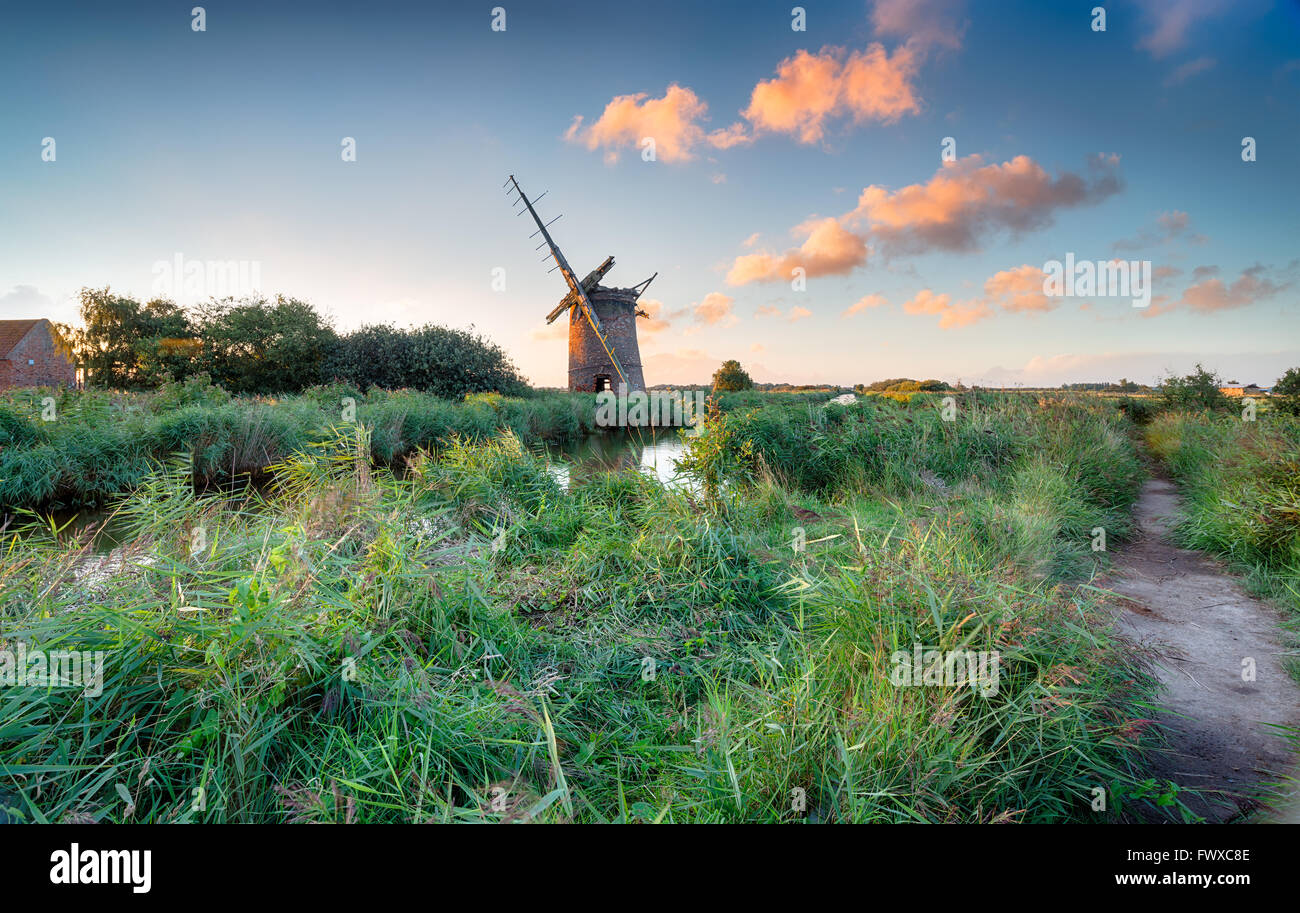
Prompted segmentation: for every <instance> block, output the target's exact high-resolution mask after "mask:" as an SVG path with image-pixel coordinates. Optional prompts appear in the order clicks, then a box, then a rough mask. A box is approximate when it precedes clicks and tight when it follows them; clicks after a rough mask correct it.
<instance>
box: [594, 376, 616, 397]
mask: <svg viewBox="0 0 1300 913" xmlns="http://www.w3.org/2000/svg"><path fill="white" fill-rule="evenodd" d="M593 386H595V388H596V392H597V393H603V392H605V391H606V390H612V389H613V385H612V384H610V382H609V375H608V374H597V375H596V380H595V383H594V384H593Z"/></svg>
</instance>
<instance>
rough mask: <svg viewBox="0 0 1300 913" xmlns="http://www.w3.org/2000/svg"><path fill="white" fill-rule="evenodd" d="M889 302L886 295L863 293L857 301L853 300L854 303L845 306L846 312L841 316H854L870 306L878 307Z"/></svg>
mask: <svg viewBox="0 0 1300 913" xmlns="http://www.w3.org/2000/svg"><path fill="white" fill-rule="evenodd" d="M888 303H889V302H888V301H887V300H885V296H884V295H875V294H872V295H863V296H862V297H861V298H859V299H858V300H857V301H855V302H853V304H851V305H849V306H848V307H847V308H845V309H844V313H842V314H840V317H852V316H853V315H854V314H858V313H861V312H862V311H865V310H867V309H868V308H878V307H882V306H883V305H886V304H888Z"/></svg>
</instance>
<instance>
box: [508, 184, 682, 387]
mask: <svg viewBox="0 0 1300 913" xmlns="http://www.w3.org/2000/svg"><path fill="white" fill-rule="evenodd" d="M506 184H507V185H509V187H510V189H509V191H508V193H518V194H519V199H517V200H515V201H514V202H515V203H518V202H520V201H522V202H523V204H524V209H526V210H527V211H528V213H529V215H531V216H532V217H533V221H534V222H536V223H537V231H535V232H533V234H532V237H536V236H537V235H539V234H540V235H541V236H542V243H541V244H539V245H537V247H538V249H541V248H542V247H543V246H546V247H549V248H550V253H549V254H548V255H547V256H548V257H549V258H551V259H554V260H555V266H553V267H552V268H551V271H552V272H554V271H555V270H557V269H558V270H559V271H560V273H561V275H563V276H564V281H565V282H566V283H568V286H569V293H568V294H567V295H565V296H564V297H563V298H561V299H560V303H559V304H558V305H556V306H555V309H554V310H552V311H551V313H550V314H548V315H547V316H546V322H547V323H548V324H549V323H554V322H555V320H556V318H558V317H559V316H560V315H561V314H563V313H565V312H566V311H567V312H568V314H569V389H570V390H571V391H574V392H588V393H590V392H593V391H594V392H599V391H601V390H615V391H617V390H619V389H620V387H621V388H623V389H625V390H626V391H627V392H629V393H631V392H632V391H634V390H641V391H644V390H645V375H644V374H642V372H641V349H640V347H639V346H638V345H637V341H636V318H637V317H647V316H649V315H648V314H646V312H645V311H643V310H641V309H640V308H638V307H637V306H636V303H637V300H638V299H639V298H640V297H641V295H642V294H643V293H644V292H645V290H646V288H647V287H648V286H649V285H650V283H651V282H653V281H654V278H655V276H658V275H659V274H658V273H655V275H654V276H651V277H650V278H649V279H647V280H646V281H645V282H642V283H640V284H638V285H635V286H633V287H632V288H607V287H606V286H603V285H601V284H600V280H601V279H603V278H605V274H606V273H608V272H609V271H610V270H611V269H612V268H613V267H614V258H613V257H606V258H605V262H604V263H602V264H600V266H598V267H596V268H595V269H594V270H592V271H591V272H590V273H588V274H587V277H586V278H585V279H583V280H582V281H578V278H577V276H576V275H574V272H573V270H572V269H571V268H570V267H569V261H568V260H566V259H564V254H562V253H560V249H559V248H558V247H557V246H556V245H555V242H554V241H553V240H551V233H550V232H549V231H547V228H549V227H550V226H551V225H553V224H554V223H555V222H556V221H558V220H559V218H560V217H559V216H556V217H555V218H554V219H552V220H551V221H550V222H547V223H546V224H542V220H541V217H540V216H538V215H537V210H536V209H534V208H533V204H532V202H530V201H529V199H528V197H526V196H525V195H524V191H523V189H522V188H521V187H520V186H519V182H518V181H516V180H515V176H514V175H513V174H512V175H510V180H508V181H507V182H506ZM542 196H546V194H544V193H543V194H542ZM538 199H539V200H540V199H541V197H538ZM524 209H520V210H519V212H518V214H519V215H522V214H523V212H524Z"/></svg>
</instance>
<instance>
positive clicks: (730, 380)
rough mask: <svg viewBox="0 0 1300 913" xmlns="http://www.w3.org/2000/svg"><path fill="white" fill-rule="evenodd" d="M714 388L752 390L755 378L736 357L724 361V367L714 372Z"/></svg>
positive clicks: (718, 389) (725, 390)
mask: <svg viewBox="0 0 1300 913" xmlns="http://www.w3.org/2000/svg"><path fill="white" fill-rule="evenodd" d="M713 389H714V390H715V391H717V392H728V391H731V390H752V389H754V380H753V378H751V377H750V376H749V374H747V373H746V372H745V369H744V368H742V367H741V366H740V362H738V361H736V360H735V359H734V358H731V359H728V360H727V361H724V362H723V363H722V367H720V368H718V370H716V371H714V372H713Z"/></svg>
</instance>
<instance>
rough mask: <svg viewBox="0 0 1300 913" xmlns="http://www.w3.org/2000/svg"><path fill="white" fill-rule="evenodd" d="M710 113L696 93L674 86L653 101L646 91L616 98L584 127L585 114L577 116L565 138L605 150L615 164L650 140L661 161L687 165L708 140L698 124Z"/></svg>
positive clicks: (588, 146)
mask: <svg viewBox="0 0 1300 913" xmlns="http://www.w3.org/2000/svg"><path fill="white" fill-rule="evenodd" d="M708 110H709V106H708V105H707V104H706V103H705V102H703V101H701V100H700V98H699V96H697V95H696V94H695V92H693V91H692V90H691V89H688V88H684V87H682V86H679V85H677V84H676V83H674V84H673V85H670V86H669V87H668V89H667V91H665V92H664V96H663V98H650V97H649V96H648V95H647V94H646V93H645V92H638V93H636V94H635V95H616V96H614V98H613V100H611V101H610V103H609V104H607V105H606V106H605V110H604V112H603V113H602V114H601V115H600V117H599V118H598V119H597V120H596V121H594V122H593V123H591V124H590V125H588V126H583V118H582V115H578V116H577V117H575V118H574V119H573V123H572V124H571V125H570V126H569V129H568V130H567V131H566V132H565V134H564V138H565V139H566V140H568V141H570V142H574V143H581V144H582V145H584V146H586V147H587V148H588V149H592V150H595V149H604V150H605V160H606V161H607V162H614V161H617V160H618V156H619V153H620V151H621V150H623V149H638V150H639V149H641V148H642V147H641V141H642V140H643V139H644V138H645V137H651V138H652V139H654V142H655V156H656V158H657V159H658V160H659V161H664V162H670V163H671V162H685V161H689V160H690V159H692V158H693V157H694V155H693V153H692V149H693V148H694V147H695V146H697V145H698V144H699V143H700V142H701V141H703V140H704V139H705V138H706V137H705V132H704V128H703V127H701V126H700V124H699V123H698V122H699V121H701V120H703V119H704V118H705V117H706V116H707V115H708Z"/></svg>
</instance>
